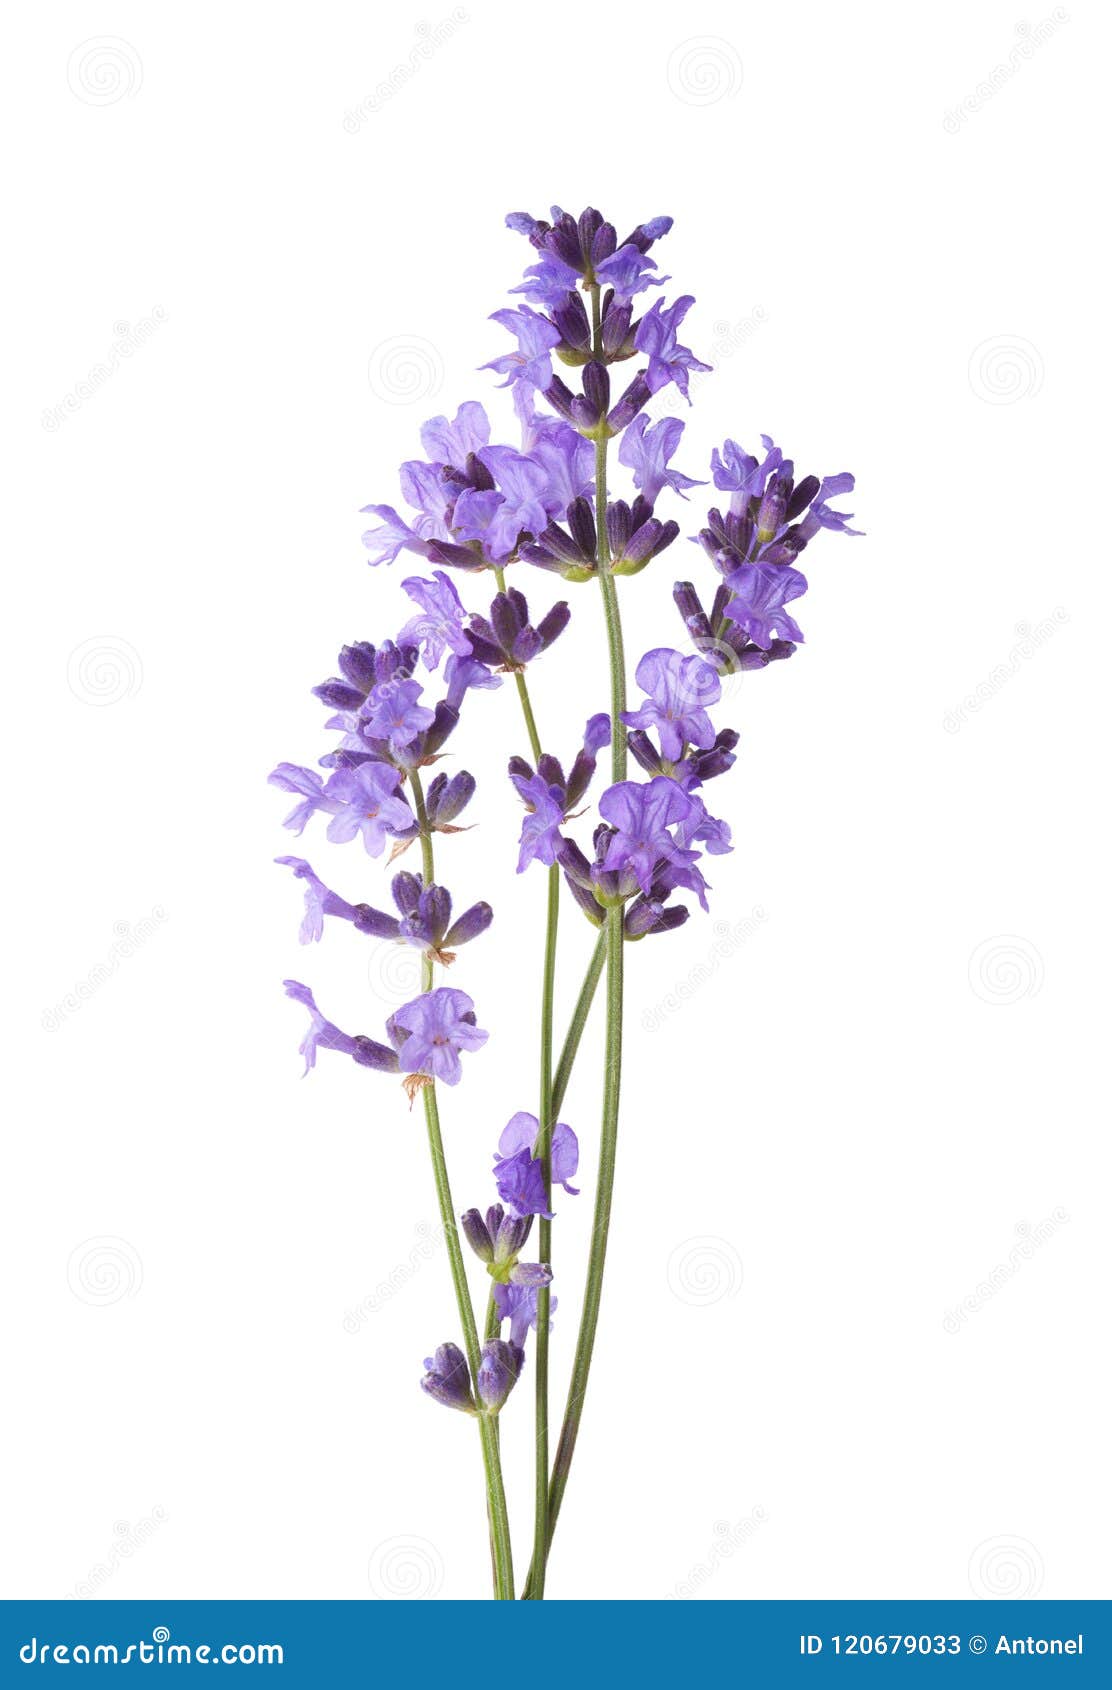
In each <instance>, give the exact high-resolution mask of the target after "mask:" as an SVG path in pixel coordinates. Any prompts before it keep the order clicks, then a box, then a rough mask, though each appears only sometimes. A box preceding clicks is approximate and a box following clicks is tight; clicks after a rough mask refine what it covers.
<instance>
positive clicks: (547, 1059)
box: [533, 863, 560, 1601]
mask: <svg viewBox="0 0 1112 1690" xmlns="http://www.w3.org/2000/svg"><path fill="white" fill-rule="evenodd" d="M559 915H560V869H559V865H558V864H556V863H553V864H552V866H551V868H550V869H549V871H548V917H547V921H546V925H545V944H544V977H543V985H542V991H541V1084H540V1092H541V1100H540V1132H539V1133H538V1135H537V1143H536V1146H535V1149H534V1154H535V1155H536V1156H537V1157H538V1158H539V1159H540V1164H541V1171H542V1177H543V1179H544V1196H545V1208H546V1209H551V1207H552V1128H553V1125H554V1123H555V1119H556V1116H555V1110H554V1107H553V1099H552V1023H553V1008H554V1002H555V992H556V929H557V924H558V921H559ZM537 1239H538V1249H537V1259H538V1260H539V1261H542V1262H547V1264H548V1265H549V1267H551V1265H552V1222H551V1221H550V1220H546V1219H545V1218H544V1216H543V1215H542V1216H541V1219H540V1222H539V1225H538V1229H537ZM549 1295H550V1294H549V1289H548V1286H547V1285H544V1286H542V1287H541V1288H540V1289H539V1290H538V1292H537V1357H536V1387H535V1401H536V1432H537V1436H536V1446H537V1447H536V1451H535V1462H536V1467H535V1487H534V1511H533V1563H534V1565H535V1566H536V1567H538V1568H539V1572H538V1575H537V1578H536V1580H535V1581H534V1587H533V1598H534V1600H535V1601H539V1600H540V1599H541V1597H543V1595H544V1563H545V1554H546V1551H547V1547H548V1340H549V1332H548V1321H549Z"/></svg>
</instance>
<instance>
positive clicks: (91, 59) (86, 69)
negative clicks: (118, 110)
mask: <svg viewBox="0 0 1112 1690" xmlns="http://www.w3.org/2000/svg"><path fill="white" fill-rule="evenodd" d="M66 80H67V82H68V83H69V86H70V92H71V94H74V95H76V97H77V98H78V99H79V100H82V101H84V103H85V105H87V106H114V105H115V104H116V102H117V100H124V99H128V100H130V99H133V98H134V96H135V95H136V94H138V92H139V90H140V88H141V87H142V86H143V61H142V59H141V58H140V57H139V55H138V53H137V52H136V51H135V48H134V47H133V46H132V45H131V42H130V41H123V40H121V38H120V37H119V36H118V35H94V36H92V37H91V38H90V39H89V40H88V41H82V42H81V44H80V46H78V47H75V48H74V49H73V52H72V53H71V54H70V56H69V63H68V64H67V66H66Z"/></svg>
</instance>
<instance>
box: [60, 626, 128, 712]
mask: <svg viewBox="0 0 1112 1690" xmlns="http://www.w3.org/2000/svg"><path fill="white" fill-rule="evenodd" d="M66 681H67V682H68V684H69V689H70V691H71V692H72V694H73V696H74V698H79V699H80V700H81V702H82V704H95V705H97V706H98V707H100V706H103V705H105V704H119V703H120V701H121V700H122V699H125V698H134V697H135V694H136V693H137V692H138V691H139V688H140V687H141V686H142V685H143V660H142V658H141V657H140V656H139V653H138V652H137V651H136V649H135V647H134V646H133V645H129V644H128V642H127V641H126V640H122V639H121V638H120V637H119V635H118V634H94V635H93V636H92V638H91V639H88V640H82V642H81V644H80V645H79V646H74V648H73V650H72V651H71V652H70V654H69V660H68V662H67V663H66Z"/></svg>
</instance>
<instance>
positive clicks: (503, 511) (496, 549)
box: [453, 446, 548, 563]
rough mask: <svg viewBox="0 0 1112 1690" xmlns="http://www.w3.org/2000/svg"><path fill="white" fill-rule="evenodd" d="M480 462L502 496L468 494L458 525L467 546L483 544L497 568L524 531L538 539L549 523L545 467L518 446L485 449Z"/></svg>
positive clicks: (461, 505) (488, 492) (460, 505)
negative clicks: (519, 449)
mask: <svg viewBox="0 0 1112 1690" xmlns="http://www.w3.org/2000/svg"><path fill="white" fill-rule="evenodd" d="M479 457H480V460H481V461H482V463H483V464H484V465H485V466H486V468H487V469H488V470H489V471H490V473H491V475H492V476H493V477H494V479H495V480H496V482H497V484H498V485H497V491H495V490H493V489H490V490H483V491H476V490H474V489H472V488H467V489H465V490H464V492H462V493H461V494H460V496H459V498H458V500H457V501H456V506H455V514H454V517H453V522H454V524H455V532H456V533H457V535H458V536H459V538H460V539H462V540H472V541H477V542H478V543H479V544H481V546H482V548H483V551H484V553H485V555H486V556H487V557H489V558H491V559H492V560H493V561H494V562H496V563H497V562H504V561H505V559H506V558H508V557H510V555H511V554H512V553H513V552H514V550H515V549H516V547H517V542H518V536H519V535H520V534H521V533H522V532H523V531H528V532H533V533H537V532H539V531H540V530H541V529H542V528H543V527H544V526H545V523H546V522H547V521H548V512H547V511H546V509H545V505H544V494H545V491H546V489H547V485H548V477H547V475H546V473H545V471H544V469H543V467H542V466H541V465H540V464H538V463H537V462H535V460H534V459H533V458H531V457H526V455H525V454H524V453H522V452H517V451H515V450H514V448H513V447H512V446H485V447H484V448H483V450H482V452H481V453H480V454H479Z"/></svg>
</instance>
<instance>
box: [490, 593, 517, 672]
mask: <svg viewBox="0 0 1112 1690" xmlns="http://www.w3.org/2000/svg"><path fill="white" fill-rule="evenodd" d="M524 621H525V618H524V617H522V616H519V615H518V610H517V606H516V605H515V604H514V602H513V600H512V599H511V598H510V596H509V594H508V593H498V594H496V595H495V598H494V600H493V602H492V604H491V607H490V624H491V627H492V628H493V629H494V635H495V638H496V639H497V641H498V644H499V645H500V646H501V648H502V650H503V652H504V653H505V654H506V657H507V658H509V657H510V655H511V654H512V652H513V648H514V641H515V640H516V639H517V636H518V634H519V632H520V631H521V628H522V626H523V625H524Z"/></svg>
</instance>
